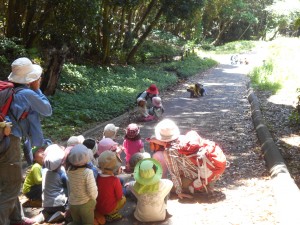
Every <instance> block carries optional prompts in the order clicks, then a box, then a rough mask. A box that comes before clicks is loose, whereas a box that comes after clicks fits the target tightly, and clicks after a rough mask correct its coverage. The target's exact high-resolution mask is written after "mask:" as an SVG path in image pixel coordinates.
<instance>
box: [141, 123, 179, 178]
mask: <svg viewBox="0 0 300 225" xmlns="http://www.w3.org/2000/svg"><path fill="white" fill-rule="evenodd" d="M179 136H180V130H179V128H178V127H177V125H176V124H175V123H174V121H172V120H170V119H164V120H162V121H160V122H159V123H158V124H157V125H156V126H155V135H154V136H152V137H151V138H147V139H146V141H147V142H149V144H150V149H151V151H153V152H154V153H153V155H152V158H154V159H156V160H158V161H159V162H160V164H161V165H162V168H163V175H162V177H163V178H167V175H168V168H167V164H166V161H165V157H164V151H165V149H166V148H168V147H170V146H171V145H172V143H173V142H176V141H177V139H178V138H179Z"/></svg>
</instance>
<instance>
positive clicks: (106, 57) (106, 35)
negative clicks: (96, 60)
mask: <svg viewBox="0 0 300 225" xmlns="http://www.w3.org/2000/svg"><path fill="white" fill-rule="evenodd" d="M109 12H110V6H109V1H108V0H105V1H104V2H103V13H102V16H103V20H102V22H103V27H102V34H103V37H102V51H103V56H102V63H103V64H104V65H109V64H110V48H111V46H110V32H111V28H110V27H111V25H110V24H109V23H110V22H109V16H110V13H109Z"/></svg>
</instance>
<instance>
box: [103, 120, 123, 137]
mask: <svg viewBox="0 0 300 225" xmlns="http://www.w3.org/2000/svg"><path fill="white" fill-rule="evenodd" d="M118 130H119V127H116V126H115V125H114V124H113V123H109V124H107V125H106V126H105V127H104V131H103V138H111V139H112V140H115V139H116V136H117V133H118Z"/></svg>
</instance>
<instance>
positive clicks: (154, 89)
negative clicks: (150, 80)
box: [146, 84, 159, 95]
mask: <svg viewBox="0 0 300 225" xmlns="http://www.w3.org/2000/svg"><path fill="white" fill-rule="evenodd" d="M146 91H147V92H148V93H150V94H153V95H158V94H159V92H158V88H157V87H156V85H155V84H151V85H150V87H149V88H148V89H147V90H146Z"/></svg>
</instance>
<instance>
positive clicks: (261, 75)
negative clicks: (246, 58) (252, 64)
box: [249, 61, 282, 93]
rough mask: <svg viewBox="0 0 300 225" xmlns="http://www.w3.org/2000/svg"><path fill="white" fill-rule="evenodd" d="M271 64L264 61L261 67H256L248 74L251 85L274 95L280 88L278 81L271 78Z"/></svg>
mask: <svg viewBox="0 0 300 225" xmlns="http://www.w3.org/2000/svg"><path fill="white" fill-rule="evenodd" d="M273 67H274V66H273V62H272V61H266V62H265V63H264V65H263V66H261V67H256V68H254V70H253V71H252V72H251V73H250V74H249V76H250V79H251V82H252V84H253V85H254V86H255V87H257V88H259V89H261V90H271V91H272V92H273V93H276V91H278V90H279V89H280V88H281V87H282V86H281V82H280V80H277V79H276V78H275V77H274V76H273Z"/></svg>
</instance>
